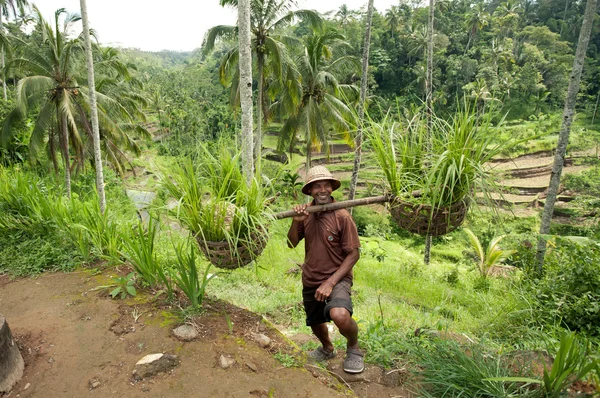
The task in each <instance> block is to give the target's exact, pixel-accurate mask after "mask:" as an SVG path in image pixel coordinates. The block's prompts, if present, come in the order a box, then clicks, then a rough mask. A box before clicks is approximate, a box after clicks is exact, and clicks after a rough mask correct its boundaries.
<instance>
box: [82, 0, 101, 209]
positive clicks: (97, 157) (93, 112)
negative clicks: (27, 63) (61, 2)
mask: <svg viewBox="0 0 600 398" xmlns="http://www.w3.org/2000/svg"><path fill="white" fill-rule="evenodd" d="M79 7H80V9H81V19H82V22H83V37H84V40H85V60H86V66H87V75H88V89H89V97H90V116H91V119H92V132H93V142H94V166H95V168H96V191H97V192H98V198H99V202H100V212H101V213H102V214H104V211H105V209H106V195H105V194H104V173H103V170H102V151H101V149H100V127H99V126H98V104H97V103H96V83H95V80H94V58H93V56H92V41H91V39H90V24H89V20H88V15H87V4H86V2H85V0H79Z"/></svg>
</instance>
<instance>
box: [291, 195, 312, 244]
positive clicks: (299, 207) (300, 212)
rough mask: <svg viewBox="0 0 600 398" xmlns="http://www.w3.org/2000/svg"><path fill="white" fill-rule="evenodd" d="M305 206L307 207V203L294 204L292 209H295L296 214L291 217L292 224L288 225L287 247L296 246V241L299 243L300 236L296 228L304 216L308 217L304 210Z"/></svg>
mask: <svg viewBox="0 0 600 398" xmlns="http://www.w3.org/2000/svg"><path fill="white" fill-rule="evenodd" d="M307 207H308V205H307V204H303V205H296V206H294V211H296V213H297V214H298V215H297V216H294V217H293V218H292V220H293V221H292V225H291V226H290V230H289V231H288V235H287V236H288V247H289V248H294V247H296V246H298V243H300V241H301V240H302V238H301V237H300V235H299V234H298V228H299V227H300V226H301V225H302V223H303V222H304V220H306V218H307V217H308V212H307V211H306V208H307Z"/></svg>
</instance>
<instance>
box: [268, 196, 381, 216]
mask: <svg viewBox="0 0 600 398" xmlns="http://www.w3.org/2000/svg"><path fill="white" fill-rule="evenodd" d="M392 200H393V198H392V196H390V195H383V196H373V197H370V198H362V199H353V200H342V201H339V202H334V203H328V204H326V205H314V206H309V207H307V208H306V212H307V213H318V212H321V211H331V210H338V209H346V208H348V207H354V206H365V205H371V204H374V203H385V202H390V201H392ZM297 214H298V213H296V212H295V211H294V210H286V211H282V212H281V213H276V214H275V219H277V220H280V219H282V218H289V217H294V216H296V215H297Z"/></svg>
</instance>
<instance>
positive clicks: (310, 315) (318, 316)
mask: <svg viewBox="0 0 600 398" xmlns="http://www.w3.org/2000/svg"><path fill="white" fill-rule="evenodd" d="M317 289H318V287H306V286H305V287H303V288H302V299H303V302H304V311H305V312H306V326H313V325H319V324H321V323H326V322H330V321H331V317H330V316H329V310H331V309H332V308H345V309H347V310H348V312H350V315H352V312H353V310H352V299H351V298H350V296H352V291H351V284H350V282H348V281H347V280H342V281H340V282H338V284H337V285H335V286H334V287H333V291H332V292H331V294H330V295H329V298H328V299H327V300H325V301H324V302H323V301H317V299H315V292H316V291H317Z"/></svg>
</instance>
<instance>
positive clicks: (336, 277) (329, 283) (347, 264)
mask: <svg viewBox="0 0 600 398" xmlns="http://www.w3.org/2000/svg"><path fill="white" fill-rule="evenodd" d="M359 258H360V252H359V251H358V249H352V251H351V252H349V253H348V254H347V255H346V258H344V261H342V264H341V265H340V268H338V270H337V271H335V273H334V274H333V275H331V276H330V277H329V279H327V280H326V281H325V282H323V283H322V284H321V286H319V288H318V289H317V291H316V293H315V298H316V299H317V301H325V299H327V298H328V297H329V295H331V292H332V291H333V288H334V286H335V285H337V283H338V282H339V281H341V280H342V279H343V278H344V276H346V274H348V272H350V270H351V269H352V267H354V264H356V262H357V261H358V259H359Z"/></svg>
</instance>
